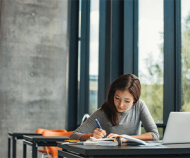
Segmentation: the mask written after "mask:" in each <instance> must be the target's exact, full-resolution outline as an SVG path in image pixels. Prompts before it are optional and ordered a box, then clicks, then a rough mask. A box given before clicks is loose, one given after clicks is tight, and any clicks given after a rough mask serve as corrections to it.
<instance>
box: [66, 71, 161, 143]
mask: <svg viewBox="0 0 190 158" xmlns="http://www.w3.org/2000/svg"><path fill="white" fill-rule="evenodd" d="M140 94H141V85H140V81H139V79H138V78H137V77H136V76H135V75H133V74H125V75H122V76H120V77H119V78H117V79H116V80H115V81H114V82H113V83H112V84H111V85H110V88H109V91H108V96H107V99H106V101H105V103H104V104H103V105H102V106H101V108H100V109H98V110H96V111H95V112H94V113H93V114H92V115H91V116H90V117H89V118H88V119H87V120H86V122H84V123H83V124H82V125H81V126H80V127H78V128H77V129H76V130H75V131H74V132H73V133H72V135H71V136H70V139H75V140H78V139H79V140H81V141H84V140H87V139H89V138H90V137H95V138H97V139H99V138H102V137H105V136H107V137H108V138H109V137H115V136H117V134H119V135H120V134H127V135H131V136H132V137H135V138H138V139H141V140H158V139H159V134H158V129H157V126H156V124H155V122H154V120H153V118H152V116H151V114H150V112H149V110H148V108H147V106H146V104H145V103H144V101H143V100H141V99H139V98H140ZM95 119H97V120H98V121H99V123H100V125H101V127H102V129H101V128H99V126H98V124H97V122H96V120H95ZM141 122H142V124H143V127H144V129H145V131H146V133H145V134H140V132H141ZM123 141H125V140H123Z"/></svg>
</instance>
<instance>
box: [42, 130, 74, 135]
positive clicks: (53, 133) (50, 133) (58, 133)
mask: <svg viewBox="0 0 190 158" xmlns="http://www.w3.org/2000/svg"><path fill="white" fill-rule="evenodd" d="M72 133H73V131H69V132H57V131H51V130H46V131H44V132H42V136H68V137H69V136H70V135H71V134H72Z"/></svg>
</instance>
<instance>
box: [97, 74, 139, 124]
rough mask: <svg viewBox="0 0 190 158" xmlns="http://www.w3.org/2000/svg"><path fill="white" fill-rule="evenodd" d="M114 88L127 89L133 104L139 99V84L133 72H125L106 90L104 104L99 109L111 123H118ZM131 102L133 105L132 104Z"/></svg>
mask: <svg viewBox="0 0 190 158" xmlns="http://www.w3.org/2000/svg"><path fill="white" fill-rule="evenodd" d="M116 90H122V91H125V90H128V91H129V93H131V94H132V95H133V97H134V104H135V103H136V102H137V101H138V100H139V98H140V95H141V84H140V81H139V79H138V77H136V76H135V75H133V74H125V75H122V76H120V77H118V78H117V79H116V80H115V81H113V83H112V84H111V85H110V87H109V90H108V95H107V99H106V101H105V102H104V104H103V105H102V106H101V110H103V111H104V113H105V114H106V116H107V118H108V120H109V121H110V122H111V123H112V125H114V126H115V125H118V123H119V119H118V112H117V109H116V107H115V105H114V95H115V91H116ZM134 104H133V105H134Z"/></svg>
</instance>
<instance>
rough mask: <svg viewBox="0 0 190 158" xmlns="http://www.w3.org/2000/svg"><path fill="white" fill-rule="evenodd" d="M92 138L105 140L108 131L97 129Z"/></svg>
mask: <svg viewBox="0 0 190 158" xmlns="http://www.w3.org/2000/svg"><path fill="white" fill-rule="evenodd" d="M92 136H93V137H94V138H96V139H101V138H103V137H104V136H106V131H105V130H103V129H100V128H96V129H95V130H94V133H93V134H92Z"/></svg>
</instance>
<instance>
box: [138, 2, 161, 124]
mask: <svg viewBox="0 0 190 158" xmlns="http://www.w3.org/2000/svg"><path fill="white" fill-rule="evenodd" d="M163 23H164V18H163V0H154V1H153V0H139V79H140V81H141V85H142V91H141V99H142V100H144V101H145V103H146V104H147V106H148V108H149V110H150V113H151V115H152V117H153V118H154V120H155V122H157V123H162V122H163V67H164V65H163V60H164V59H163V53H164V52H163V32H164V28H163V25H164V24H163Z"/></svg>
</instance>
